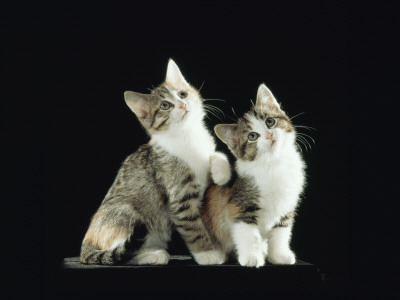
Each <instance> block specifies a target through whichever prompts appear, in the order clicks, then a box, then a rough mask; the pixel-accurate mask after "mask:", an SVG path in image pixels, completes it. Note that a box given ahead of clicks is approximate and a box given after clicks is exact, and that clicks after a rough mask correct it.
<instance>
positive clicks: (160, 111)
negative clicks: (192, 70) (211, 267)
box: [81, 60, 230, 264]
mask: <svg viewBox="0 0 400 300" xmlns="http://www.w3.org/2000/svg"><path fill="white" fill-rule="evenodd" d="M125 100H126V102H127V104H128V106H129V107H130V108H131V109H132V111H133V112H134V113H135V114H136V116H137V117H138V119H139V121H140V122H141V124H142V125H143V127H144V128H145V129H146V131H147V132H148V133H149V135H150V136H151V140H150V142H149V143H148V144H146V145H142V146H141V147H139V149H138V150H137V151H136V152H135V153H134V154H132V155H130V156H129V157H128V158H127V159H126V160H125V162H124V163H123V165H122V167H121V168H120V170H119V172H118V175H117V177H116V179H115V181H114V183H113V185H112V186H111V188H110V190H109V191H108V193H107V195H106V196H105V198H104V200H103V202H102V203H101V205H100V207H99V209H98V211H97V212H96V213H95V215H94V216H93V217H92V220H91V223H90V226H89V229H88V231H87V233H86V235H85V237H84V239H83V243H82V247H81V262H82V263H84V264H116V263H118V262H121V261H122V260H123V259H124V258H125V256H126V255H127V251H126V245H127V243H128V242H129V241H130V238H131V236H132V234H133V232H134V230H135V227H137V226H138V225H144V226H145V227H146V229H147V235H146V237H145V241H144V244H143V245H142V246H141V248H140V249H139V250H138V251H137V252H136V253H135V254H134V257H133V262H134V263H137V264H167V263H168V260H169V254H168V253H167V251H166V249H167V243H168V241H169V240H170V236H171V230H172V229H173V228H176V229H177V230H178V232H179V233H180V234H181V236H182V237H183V239H184V240H185V242H186V244H187V246H188V248H189V250H190V251H191V253H192V255H193V256H194V258H195V260H196V261H197V262H198V263H199V264H217V263H222V262H223V261H224V254H223V253H222V252H220V251H218V250H215V249H214V247H213V244H212V242H211V239H210V236H209V234H208V232H207V230H206V229H205V227H204V224H203V222H202V220H201V218H200V214H199V207H200V200H201V199H202V198H203V194H204V191H205V189H206V187H207V186H208V184H209V179H210V164H209V161H210V159H211V160H213V161H215V162H217V164H219V167H218V169H219V170H218V171H217V172H213V170H211V172H213V176H214V178H218V179H217V181H218V182H219V183H220V184H224V183H226V182H227V181H228V180H229V176H230V172H229V165H228V162H227V160H226V157H225V156H223V155H222V154H220V153H216V152H215V144H214V140H213V138H212V137H211V135H210V133H209V132H208V131H207V129H206V128H205V126H204V124H203V118H204V116H205V113H204V109H203V103H202V99H201V97H200V95H199V93H198V91H197V90H196V89H194V88H193V87H192V86H190V85H189V84H188V83H187V82H186V80H185V79H184V77H183V76H182V74H181V72H180V70H179V68H178V66H177V65H176V64H175V63H174V62H173V61H172V60H170V61H169V63H168V69H167V76H166V80H165V82H164V83H162V84H161V85H160V86H158V87H157V88H155V89H154V90H153V91H152V92H151V94H149V95H147V94H139V93H135V92H125ZM221 166H222V171H220V169H221ZM225 175H226V176H225Z"/></svg>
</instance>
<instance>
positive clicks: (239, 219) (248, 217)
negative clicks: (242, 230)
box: [235, 216, 257, 224]
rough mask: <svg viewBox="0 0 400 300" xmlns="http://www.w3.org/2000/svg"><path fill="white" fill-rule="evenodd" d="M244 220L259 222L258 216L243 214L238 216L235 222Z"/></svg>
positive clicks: (246, 221)
mask: <svg viewBox="0 0 400 300" xmlns="http://www.w3.org/2000/svg"><path fill="white" fill-rule="evenodd" d="M240 221H241V222H244V223H247V224H257V217H256V216H242V217H238V218H236V220H235V222H240Z"/></svg>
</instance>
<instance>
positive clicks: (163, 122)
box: [156, 116, 169, 130]
mask: <svg viewBox="0 0 400 300" xmlns="http://www.w3.org/2000/svg"><path fill="white" fill-rule="evenodd" d="M168 119H169V116H168V117H167V118H166V119H165V120H164V121H162V122H161V124H160V125H158V126H157V128H156V130H157V129H160V128H161V127H162V126H163V125H164V124H165V122H167V120H168Z"/></svg>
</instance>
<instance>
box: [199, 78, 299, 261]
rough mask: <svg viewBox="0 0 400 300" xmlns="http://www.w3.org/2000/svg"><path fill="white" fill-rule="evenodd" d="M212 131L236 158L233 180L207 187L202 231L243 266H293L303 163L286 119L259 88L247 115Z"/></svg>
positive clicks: (273, 98)
mask: <svg viewBox="0 0 400 300" xmlns="http://www.w3.org/2000/svg"><path fill="white" fill-rule="evenodd" d="M214 130H215V133H216V134H217V136H218V137H219V138H220V139H221V140H222V141H223V142H224V143H226V144H227V145H228V147H229V149H230V150H231V152H232V153H233V154H234V156H235V157H236V158H237V161H236V173H237V178H236V179H235V180H232V182H231V184H230V185H229V186H228V185H226V186H223V187H219V186H215V185H214V186H211V187H210V188H209V189H208V191H207V193H206V200H205V206H204V208H203V209H202V218H203V220H204V222H205V224H206V226H207V228H208V229H209V231H210V232H211V234H212V236H213V237H214V239H215V240H216V243H217V244H218V245H219V248H220V249H222V251H223V252H224V253H230V252H236V255H237V258H238V260H239V263H240V264H241V265H242V266H250V267H260V266H262V265H264V263H265V257H266V256H268V260H269V261H270V262H271V263H273V264H294V263H295V255H294V253H293V251H292V250H291V249H290V247H289V242H290V238H291V231H292V226H293V219H294V216H295V211H296V207H297V205H298V202H299V197H300V195H301V193H302V191H303V186H304V184H305V172H304V170H305V164H304V162H303V160H302V158H301V156H300V153H299V152H298V149H297V146H296V143H295V142H296V131H295V128H294V126H293V125H292V123H291V121H290V119H289V117H288V116H287V115H286V114H285V112H284V111H283V110H282V109H281V107H280V105H279V104H278V102H277V101H276V99H275V97H274V96H273V95H272V93H271V91H270V90H269V89H268V88H267V87H266V86H265V85H264V84H262V85H260V87H259V89H258V93H257V101H256V105H255V107H253V108H252V109H251V110H250V112H248V113H246V114H244V116H243V117H242V118H240V119H239V120H238V123H237V124H219V125H217V126H216V127H215V128H214ZM211 164H212V161H211Z"/></svg>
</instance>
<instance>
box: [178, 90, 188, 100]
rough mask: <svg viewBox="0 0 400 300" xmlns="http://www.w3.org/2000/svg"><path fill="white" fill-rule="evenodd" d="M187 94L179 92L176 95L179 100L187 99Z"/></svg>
mask: <svg viewBox="0 0 400 300" xmlns="http://www.w3.org/2000/svg"><path fill="white" fill-rule="evenodd" d="M187 95H188V94H187V92H185V91H180V92H179V93H178V96H179V98H181V99H184V98H186V97H187Z"/></svg>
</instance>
